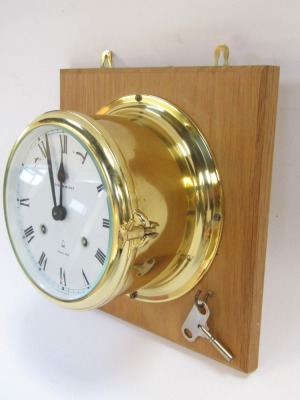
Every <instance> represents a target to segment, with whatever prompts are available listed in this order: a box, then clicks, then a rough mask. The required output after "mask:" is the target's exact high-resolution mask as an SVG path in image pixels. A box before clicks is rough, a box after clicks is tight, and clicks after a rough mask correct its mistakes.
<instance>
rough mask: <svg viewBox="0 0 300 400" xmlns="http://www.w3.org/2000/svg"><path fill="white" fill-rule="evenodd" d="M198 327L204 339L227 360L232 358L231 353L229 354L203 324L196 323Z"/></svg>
mask: <svg viewBox="0 0 300 400" xmlns="http://www.w3.org/2000/svg"><path fill="white" fill-rule="evenodd" d="M198 328H199V329H200V330H201V331H202V332H203V334H204V337H205V339H207V340H208V341H209V342H210V343H211V344H212V345H213V346H214V348H215V349H217V350H218V352H219V353H220V354H222V356H223V357H224V358H225V359H226V360H227V361H231V360H232V359H233V356H232V354H230V353H229V351H228V350H226V349H225V347H224V346H222V345H221V343H220V342H219V341H218V340H217V339H215V338H214V337H213V335H212V334H211V333H210V332H209V331H208V330H207V329H206V328H205V327H204V326H203V325H198Z"/></svg>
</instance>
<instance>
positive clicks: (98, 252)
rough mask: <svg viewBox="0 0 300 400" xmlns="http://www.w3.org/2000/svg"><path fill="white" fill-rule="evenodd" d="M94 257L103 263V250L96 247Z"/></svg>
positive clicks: (104, 256)
mask: <svg viewBox="0 0 300 400" xmlns="http://www.w3.org/2000/svg"><path fill="white" fill-rule="evenodd" d="M95 257H96V258H97V260H98V261H99V262H100V263H101V264H102V265H103V264H104V261H105V258H106V255H105V254H104V253H103V251H101V250H100V249H98V250H97V251H96V254H95Z"/></svg>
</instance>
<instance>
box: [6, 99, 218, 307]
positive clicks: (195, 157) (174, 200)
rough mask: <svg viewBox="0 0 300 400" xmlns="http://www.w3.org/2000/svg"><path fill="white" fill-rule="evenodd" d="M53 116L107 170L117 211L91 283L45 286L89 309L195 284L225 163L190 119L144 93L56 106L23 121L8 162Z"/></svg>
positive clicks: (173, 293)
mask: <svg viewBox="0 0 300 400" xmlns="http://www.w3.org/2000/svg"><path fill="white" fill-rule="evenodd" d="M47 124H51V125H55V126H57V127H60V128H63V129H67V130H68V131H69V132H71V134H72V135H73V136H75V137H76V138H77V139H78V140H79V141H80V142H81V143H82V144H83V145H84V146H85V147H86V149H87V150H88V152H89V154H90V156H91V157H92V158H93V160H94V162H95V164H96V165H97V168H98V170H99V171H100V172H101V175H102V177H103V178H104V184H105V185H104V186H105V189H106V191H107V196H108V199H109V203H110V208H111V216H112V221H111V247H110V252H109V261H108V263H107V268H106V270H105V273H104V274H103V276H102V278H101V279H100V281H99V282H98V284H97V285H96V286H95V288H94V289H93V290H92V291H90V292H89V293H87V294H86V295H85V296H83V297H81V298H78V299H76V300H60V299H57V298H55V296H50V295H48V294H47V293H45V292H43V291H42V292H43V294H45V295H46V296H47V297H48V298H50V299H51V300H52V301H54V302H56V303H58V304H60V305H63V306H65V307H68V308H73V309H87V308H93V307H98V306H101V305H104V304H106V303H107V302H109V301H110V300H112V299H113V298H114V297H116V296H118V295H120V294H130V296H131V297H134V298H136V299H137V300H142V301H148V302H162V301H168V300H172V299H175V298H177V297H179V296H182V295H183V294H185V293H186V292H188V291H189V290H190V289H192V288H193V287H194V286H195V284H196V283H197V282H198V281H199V280H200V279H201V278H202V277H203V275H204V274H205V273H206V272H207V270H208V268H209V266H210V264H211V262H212V261H213V258H214V256H215V254H216V251H217V248H218V244H219V240H220V236H221V230H222V221H223V215H222V190H221V184H220V178H219V173H218V170H217V168H216V165H215V162H214V159H213V156H212V154H211V151H210V149H209V146H208V144H207V143H206V141H205V139H204V137H203V135H202V134H201V132H200V131H199V129H198V128H197V127H196V126H195V124H194V123H193V122H192V120H191V119H190V118H189V117H187V116H186V115H185V114H184V113H183V112H182V111H180V110H179V109H178V108H176V107H175V106H173V105H171V104H170V103H169V102H167V101H165V100H162V99H160V98H157V97H154V96H147V95H132V96H125V97H122V98H120V99H118V100H115V101H113V102H112V103H110V104H108V105H107V106H105V107H104V108H102V109H101V110H100V111H99V112H98V113H97V115H95V116H93V117H88V116H86V115H82V114H79V113H75V112H69V111H52V112H49V113H45V114H43V115H42V116H40V117H38V118H37V119H35V120H34V121H33V122H32V123H31V124H30V125H29V126H28V127H27V128H26V130H25V131H24V132H23V134H22V136H21V137H20V139H19V140H18V142H17V143H16V145H15V147H14V149H13V151H12V153H11V156H10V159H9V162H8V167H7V171H9V168H10V167H9V166H10V163H11V160H12V157H13V156H14V153H15V151H16V150H17V148H18V146H20V144H21V143H22V141H23V140H24V138H25V137H26V136H27V135H30V134H31V131H32V130H34V129H35V128H37V127H39V126H43V125H47ZM7 174H8V172H7V173H6V178H5V186H6V185H7ZM10 220H12V219H11V218H9V219H8V218H7V219H6V222H7V227H8V231H9V232H10V231H11V229H13V228H12V224H11V222H10ZM12 246H13V247H15V246H14V243H13V241H12ZM17 257H18V255H17ZM18 258H19V262H20V264H21V265H22V259H20V257H18ZM24 270H25V272H26V268H24ZM29 278H30V279H31V277H30V276H29ZM31 280H32V279H31ZM37 287H38V289H40V288H39V286H38V285H37Z"/></svg>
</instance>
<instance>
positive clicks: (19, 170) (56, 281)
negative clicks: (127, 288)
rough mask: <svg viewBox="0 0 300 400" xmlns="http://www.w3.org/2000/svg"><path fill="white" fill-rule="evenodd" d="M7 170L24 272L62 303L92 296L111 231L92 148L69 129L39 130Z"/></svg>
mask: <svg viewBox="0 0 300 400" xmlns="http://www.w3.org/2000/svg"><path fill="white" fill-rule="evenodd" d="M7 171H8V172H7V176H6V187H7V190H6V193H5V205H6V207H5V210H6V219H7V226H8V229H9V234H10V238H11V241H12V244H13V246H14V250H15V253H16V255H17V257H18V259H19V262H20V264H21V265H22V267H23V269H24V271H25V272H26V274H27V275H28V276H29V278H30V279H31V280H32V281H33V283H34V284H36V285H37V286H38V287H39V288H40V289H41V290H42V291H43V292H45V293H46V294H48V295H50V296H51V297H54V298H57V299H58V300H62V301H72V300H75V299H79V298H82V297H84V296H86V295H87V294H88V293H90V292H91V291H92V290H93V288H95V286H96V285H97V284H98V282H99V281H100V280H101V277H102V276H103V274H104V272H105V270H106V267H107V263H108V259H109V253H110V247H111V236H112V229H113V227H112V226H111V203H110V198H109V196H108V194H107V189H106V183H105V179H104V178H103V174H102V172H101V170H100V169H99V166H98V165H97V163H96V162H95V159H94V157H93V155H92V154H91V152H90V150H89V148H88V146H87V145H86V144H85V143H84V141H83V140H81V139H80V138H79V136H78V135H75V134H74V133H73V132H71V131H69V130H68V129H66V128H63V127H57V126H56V125H54V124H45V125H42V126H38V127H36V128H34V129H32V130H31V131H30V132H28V133H27V134H26V135H25V136H23V137H22V138H21V140H20V141H19V143H18V145H17V146H16V147H15V151H14V152H13V153H12V156H11V158H10V161H9V167H8V170H7Z"/></svg>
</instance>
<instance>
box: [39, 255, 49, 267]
mask: <svg viewBox="0 0 300 400" xmlns="http://www.w3.org/2000/svg"><path fill="white" fill-rule="evenodd" d="M47 260H48V258H47V257H46V254H45V253H44V252H42V255H41V257H40V259H39V264H40V268H39V270H41V269H42V268H43V271H45V269H46V265H47Z"/></svg>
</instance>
